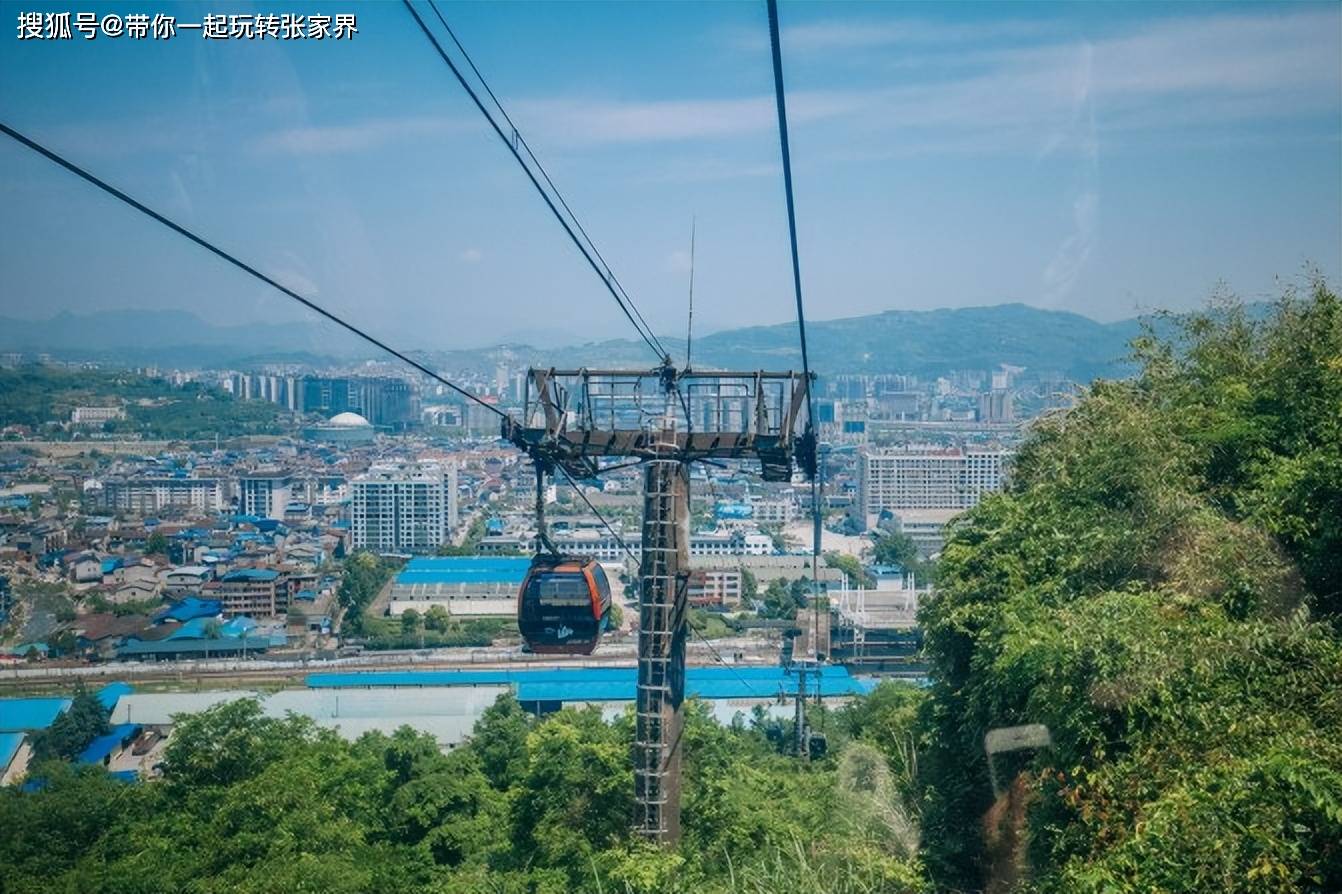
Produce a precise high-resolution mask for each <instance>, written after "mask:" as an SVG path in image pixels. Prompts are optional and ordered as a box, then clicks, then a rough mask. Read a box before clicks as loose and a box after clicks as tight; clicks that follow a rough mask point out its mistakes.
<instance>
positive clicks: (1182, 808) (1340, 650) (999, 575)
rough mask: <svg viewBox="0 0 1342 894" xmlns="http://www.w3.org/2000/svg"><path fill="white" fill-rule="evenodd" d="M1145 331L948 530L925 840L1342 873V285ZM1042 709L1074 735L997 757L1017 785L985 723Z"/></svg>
mask: <svg viewBox="0 0 1342 894" xmlns="http://www.w3.org/2000/svg"><path fill="white" fill-rule="evenodd" d="M1134 347H1135V355H1136V357H1137V359H1138V361H1139V362H1140V363H1141V373H1140V375H1139V376H1137V377H1136V378H1135V379H1134V380H1131V381H1125V382H1119V383H1100V384H1097V385H1096V386H1095V387H1094V388H1093V389H1092V390H1091V392H1090V393H1089V394H1088V396H1086V398H1085V399H1084V400H1083V401H1082V402H1081V403H1080V405H1079V406H1077V407H1076V408H1074V409H1073V410H1071V411H1070V412H1067V413H1065V414H1059V415H1057V416H1055V417H1052V418H1049V419H1046V420H1044V421H1043V422H1042V423H1041V424H1039V425H1037V426H1036V427H1035V428H1034V430H1033V434H1032V435H1031V437H1030V438H1029V440H1028V442H1027V443H1026V444H1025V446H1024V448H1023V449H1022V450H1021V452H1020V454H1019V456H1018V457H1017V460H1016V463H1015V469H1014V473H1013V478H1012V482H1011V485H1010V487H1009V489H1008V491H1007V492H1006V493H1004V494H1002V495H1000V496H998V497H995V498H993V499H989V500H986V501H985V502H984V503H982V504H981V505H980V506H979V507H978V508H977V509H976V510H974V511H973V512H971V513H969V514H968V515H967V516H966V517H965V518H963V520H962V521H961V522H960V523H959V524H958V526H957V527H956V529H955V531H954V534H953V536H952V538H951V540H950V542H949V544H948V546H947V547H946V549H945V551H944V553H943V555H942V558H941V563H940V567H939V580H938V594H937V596H936V598H935V599H934V600H933V601H932V602H931V603H930V604H929V605H927V606H926V607H925V609H924V610H923V613H922V623H923V625H924V628H925V633H926V643H927V650H928V657H929V660H930V662H931V665H932V667H933V676H934V686H933V688H932V690H931V694H930V698H929V699H928V700H927V702H925V703H924V705H923V706H922V711H921V718H920V722H921V731H922V745H923V747H924V753H923V755H922V756H923V761H922V765H921V771H922V774H923V779H924V781H925V783H926V790H925V810H924V822H925V828H924V841H925V842H927V846H926V847H925V849H924V857H925V859H926V860H927V861H928V865H929V868H930V869H931V871H932V872H933V874H934V877H935V878H936V880H937V881H938V882H939V883H941V884H942V885H945V886H948V887H953V888H965V889H970V888H979V887H980V886H983V885H985V884H986V885H987V886H988V887H989V888H990V889H993V890H1007V889H1008V888H1010V887H1011V886H1012V885H1013V884H1015V885H1018V886H1024V887H1026V888H1028V889H1031V890H1038V891H1056V892H1077V891H1095V892H1100V891H1104V892H1127V891H1131V892H1138V891H1282V892H1285V891H1338V890H1342V644H1340V643H1339V638H1338V625H1339V621H1340V617H1339V613H1340V612H1342V576H1340V575H1342V304H1339V301H1338V299H1337V297H1336V296H1335V295H1334V294H1332V293H1331V292H1329V291H1328V290H1327V288H1326V287H1324V285H1322V284H1317V285H1316V286H1315V287H1314V288H1313V289H1312V290H1311V291H1310V292H1309V293H1308V294H1304V295H1297V294H1288V295H1287V296H1286V297H1285V298H1283V299H1282V300H1281V302H1280V303H1279V304H1278V305H1277V307H1276V309H1275V312H1274V313H1273V314H1272V315H1270V316H1269V317H1267V318H1266V319H1263V320H1261V321H1255V320H1253V319H1250V318H1249V317H1248V316H1247V315H1246V314H1245V312H1244V310H1243V309H1242V308H1241V307H1239V306H1238V305H1236V304H1235V303H1233V302H1222V303H1220V304H1218V305H1217V306H1214V307H1213V308H1211V309H1210V310H1209V311H1208V312H1207V313H1205V314H1202V315H1198V316H1195V317H1193V318H1190V319H1188V320H1187V321H1185V322H1184V324H1183V325H1182V327H1181V328H1180V330H1179V336H1178V337H1177V338H1175V339H1172V340H1161V339H1157V338H1154V337H1150V336H1148V337H1144V338H1141V339H1138V340H1137V341H1136V342H1135V345H1134ZM1027 723H1043V724H1046V725H1047V726H1048V728H1049V730H1050V732H1051V736H1052V747H1051V748H1044V749H1040V750H1038V751H1037V752H1033V753H1025V754H1021V755H1017V756H1015V757H1014V759H1013V758H1012V756H1010V755H1006V756H1002V757H999V758H995V760H996V761H1000V763H998V764H995V766H994V769H996V770H997V774H998V777H999V782H1000V781H1001V778H1002V776H1003V775H1004V774H1005V777H1006V781H1007V783H1009V786H1008V790H1007V791H1006V792H1004V793H1003V794H1002V795H1001V796H1000V797H997V798H995V797H994V792H993V789H992V786H991V776H990V773H989V767H988V764H987V758H986V756H985V751H984V740H983V737H984V735H985V733H986V732H987V731H988V730H989V729H993V728H997V727H1009V726H1014V725H1019V724H1027ZM1017 771H1018V775H1015V776H1014V779H1013V774H1015V773H1017Z"/></svg>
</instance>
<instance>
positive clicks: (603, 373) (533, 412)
mask: <svg viewBox="0 0 1342 894" xmlns="http://www.w3.org/2000/svg"><path fill="white" fill-rule="evenodd" d="M809 389H810V381H809V379H808V377H807V376H806V375H805V374H803V373H799V372H765V371H752V372H698V371H692V370H689V369H683V370H682V369H676V368H675V367H673V366H671V365H670V363H669V362H668V363H667V364H666V365H664V366H662V367H660V368H656V369H642V370H638V369H635V370H628V369H626V370H593V369H573V370H557V369H532V370H530V371H529V372H528V374H527V384H526V389H525V394H524V395H523V407H522V416H521V420H520V421H514V420H512V419H507V420H505V421H504V423H503V430H502V435H503V437H504V438H506V439H507V440H509V441H511V442H512V443H513V444H514V445H516V446H517V447H518V448H519V449H520V450H522V451H523V452H525V453H526V454H527V455H528V456H530V457H531V458H532V460H534V461H536V462H538V463H541V464H544V465H546V466H547V467H549V468H554V467H557V468H559V469H561V470H562V471H563V472H564V473H565V474H566V475H567V476H568V477H569V478H571V479H573V480H575V481H576V480H578V479H583V478H591V477H594V476H596V475H597V474H599V473H600V471H601V467H600V459H601V458H602V457H625V458H637V459H641V460H642V461H643V462H644V464H645V469H644V475H643V531H642V533H643V538H642V555H641V557H640V563H639V578H640V580H639V584H640V587H639V632H638V692H637V705H636V711H637V713H636V722H635V733H634V787H635V792H634V794H635V798H636V801H637V805H638V806H637V815H636V817H635V818H634V824H635V829H636V831H637V832H638V833H639V834H640V835H642V836H643V837H644V838H646V839H648V840H649V841H654V842H657V843H658V844H662V845H674V844H676V842H677V841H679V839H680V753H681V751H680V749H681V732H682V730H683V714H682V708H683V705H684V701H685V646H686V640H687V639H688V636H689V628H688V626H687V596H688V583H689V539H690V536H689V535H690V472H689V470H690V464H691V463H693V462H695V461H698V460H715V459H753V460H758V461H759V463H760V474H761V477H763V478H764V480H765V481H776V482H783V481H790V480H791V478H792V470H793V466H794V461H796V462H797V463H798V464H800V465H801V467H802V468H803V470H804V471H806V473H807V474H808V475H812V476H814V474H815V456H816V450H815V439H814V435H813V434H812V430H811V426H810V421H809V419H806V418H804V417H805V414H804V413H803V410H804V408H805V407H806V405H807V400H806V398H807V392H808V391H809ZM803 423H805V424H804V426H803ZM803 686H804V683H803ZM799 710H800V709H799Z"/></svg>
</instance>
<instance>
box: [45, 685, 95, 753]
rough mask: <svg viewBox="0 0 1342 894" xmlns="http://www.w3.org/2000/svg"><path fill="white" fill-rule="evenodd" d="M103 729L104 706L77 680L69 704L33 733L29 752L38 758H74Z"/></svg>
mask: <svg viewBox="0 0 1342 894" xmlns="http://www.w3.org/2000/svg"><path fill="white" fill-rule="evenodd" d="M107 729H108V727H107V710H106V709H105V708H104V707H103V705H102V702H100V701H98V698H97V696H95V695H93V694H92V693H91V692H89V691H88V690H87V689H85V688H84V686H83V684H82V683H81V684H79V685H78V686H77V687H76V688H75V692H74V697H73V698H72V699H71V700H70V707H69V708H68V709H66V710H65V711H64V712H63V713H62V714H60V715H59V716H58V717H57V718H56V719H55V720H54V721H52V724H51V726H49V727H47V728H46V729H44V730H41V731H40V732H38V733H36V734H35V735H34V736H33V756H34V758H36V759H38V760H48V759H52V758H58V759H61V760H67V761H68V760H74V759H75V758H76V757H78V756H79V753H80V752H82V751H83V750H84V749H85V748H87V747H88V744H89V743H90V742H92V741H93V740H94V739H96V738H98V736H101V735H102V734H103V733H105V732H107Z"/></svg>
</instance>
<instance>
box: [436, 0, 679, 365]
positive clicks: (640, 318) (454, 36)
mask: <svg viewBox="0 0 1342 894" xmlns="http://www.w3.org/2000/svg"><path fill="white" fill-rule="evenodd" d="M429 8H431V9H432V10H433V14H434V15H435V16H437V17H438V21H439V22H441V23H442V26H443V30H445V31H446V32H447V36H448V37H450V38H452V43H454V44H455V45H456V47H457V49H458V50H459V51H460V52H461V56H462V58H463V59H465V60H466V64H467V65H469V66H470V68H471V71H472V72H473V73H474V74H475V77H476V79H477V80H479V81H480V86H481V87H484V88H485V93H487V94H489V98H490V99H491V100H492V101H493V102H494V105H495V106H496V107H497V108H498V110H499V114H501V115H503V120H504V121H507V122H508V126H509V127H510V128H512V132H513V137H514V139H516V140H517V142H518V144H519V145H521V147H522V148H523V149H525V150H526V151H527V157H528V158H530V159H531V160H532V162H534V163H535V165H536V170H538V171H540V175H541V177H542V178H544V180H545V183H546V185H547V186H549V187H550V190H551V192H553V193H554V196H555V198H556V199H558V200H559V204H560V206H561V207H563V209H564V210H565V211H566V212H568V216H569V219H570V220H572V221H573V225H574V226H575V227H577V228H578V232H579V233H581V234H582V236H583V238H584V239H586V240H587V247H588V248H590V249H591V250H592V254H594V255H596V257H597V260H599V261H600V262H601V266H602V268H603V269H604V272H605V275H606V276H607V277H609V279H610V281H611V283H612V284H613V285H614V286H615V288H617V289H619V290H620V294H621V295H623V296H624V300H625V301H627V302H628V303H629V307H630V309H632V310H633V312H634V316H636V317H638V321H639V322H640V323H642V324H643V327H644V329H646V330H647V331H648V332H650V333H651V332H652V327H651V326H649V325H648V322H647V320H645V319H643V314H641V313H640V312H639V310H638V305H636V304H634V299H633V298H631V297H629V292H628V291H627V290H626V289H625V287H624V284H623V283H621V282H620V280H619V279H618V278H617V277H616V276H615V273H614V271H612V270H611V269H610V264H609V263H608V262H607V261H606V259H605V258H604V257H603V256H602V254H601V251H600V249H598V248H597V247H596V242H594V241H593V239H592V237H591V236H590V235H588V233H587V230H586V229H584V228H583V225H582V221H581V220H579V219H578V215H577V214H575V213H574V212H573V209H572V208H570V207H569V205H568V202H566V201H564V194H563V193H561V192H560V191H559V187H558V186H556V185H555V182H554V181H553V180H551V179H550V174H549V172H548V171H546V170H545V165H543V164H541V160H540V159H539V158H537V157H536V153H535V152H534V151H532V149H531V145H530V144H529V143H527V138H526V137H524V136H523V135H522V132H521V130H519V129H518V127H517V125H516V124H514V123H513V119H512V117H511V116H510V115H509V114H508V110H507V109H505V108H504V107H503V103H502V102H500V101H499V98H498V97H497V96H495V95H494V91H493V90H492V89H490V86H489V82H488V81H486V80H485V76H484V75H483V74H481V73H480V69H479V68H477V67H476V65H475V60H473V59H472V58H471V54H470V53H468V52H466V47H464V46H463V45H462V43H461V41H460V40H458V39H457V33H456V32H455V31H453V30H452V26H451V25H449V24H448V23H447V19H446V18H444V17H443V14H442V13H441V12H440V11H439V10H438V3H437V0H429ZM640 334H641V333H640ZM653 341H656V342H657V347H658V348H659V349H660V348H661V342H660V341H659V340H658V339H657V336H656V335H653ZM663 353H665V352H663ZM686 365H688V362H687V364H686Z"/></svg>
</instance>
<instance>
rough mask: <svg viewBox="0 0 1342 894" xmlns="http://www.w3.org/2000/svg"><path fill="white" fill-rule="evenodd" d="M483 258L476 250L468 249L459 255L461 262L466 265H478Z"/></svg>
mask: <svg viewBox="0 0 1342 894" xmlns="http://www.w3.org/2000/svg"><path fill="white" fill-rule="evenodd" d="M483 257H484V253H483V252H481V251H480V249H478V248H468V249H466V250H465V251H463V252H462V253H461V260H462V261H464V262H466V263H467V264H478V263H480V259H481V258H483Z"/></svg>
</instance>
